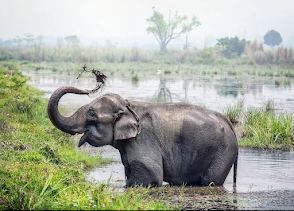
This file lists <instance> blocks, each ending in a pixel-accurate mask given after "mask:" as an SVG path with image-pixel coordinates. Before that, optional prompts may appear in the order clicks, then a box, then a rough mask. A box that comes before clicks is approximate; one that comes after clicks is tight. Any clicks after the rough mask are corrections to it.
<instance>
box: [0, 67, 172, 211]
mask: <svg viewBox="0 0 294 211" xmlns="http://www.w3.org/2000/svg"><path fill="white" fill-rule="evenodd" d="M26 81H27V78H26V77H24V76H23V75H22V74H21V73H20V72H19V71H17V66H14V65H9V64H8V65H1V66H0V157H1V159H0V178H1V179H0V209H1V210H7V209H10V210H11V209H14V210H31V209H33V210H41V209H42V210H44V209H47V210H48V209H50V210H52V209H62V210H74V209H76V210H81V209H83V210H84V209H105V210H114V209H122V210H127V209H135V210H137V209H143V210H147V209H160V210H162V209H167V208H166V207H165V205H164V204H163V203H162V202H156V201H154V200H153V198H151V197H150V196H149V195H148V193H147V192H148V189H143V188H137V189H132V188H130V189H125V191H124V192H123V193H119V192H118V191H116V190H113V189H112V190H111V189H110V187H109V186H108V185H107V184H93V183H90V182H89V181H88V180H87V179H86V172H87V171H88V170H89V169H91V168H93V167H94V166H99V165H100V164H102V163H107V162H109V160H105V159H102V158H101V157H96V156H91V155H89V154H85V152H83V151H79V150H76V149H75V143H73V142H74V141H73V139H72V138H71V137H70V136H69V135H67V134H65V133H63V132H61V131H59V130H57V129H56V128H55V127H54V126H53V125H52V124H51V122H50V120H49V119H48V117H47V111H46V109H47V106H46V105H47V100H45V99H43V98H41V97H40V96H41V93H40V91H38V90H36V89H34V88H32V87H31V86H28V85H27V84H26Z"/></svg>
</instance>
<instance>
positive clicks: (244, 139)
mask: <svg viewBox="0 0 294 211" xmlns="http://www.w3.org/2000/svg"><path fill="white" fill-rule="evenodd" d="M243 105H244V102H239V103H237V105H235V106H228V107H227V109H226V111H225V112H224V113H225V115H226V116H227V117H228V118H229V119H230V120H231V122H232V123H233V124H236V129H237V131H238V132H239V133H240V139H239V146H246V147H254V148H262V149H282V150H290V149H291V148H293V147H294V122H293V114H291V113H284V114H277V113H275V112H274V102H273V101H268V102H266V103H265V105H264V107H262V108H248V109H244V108H243Z"/></svg>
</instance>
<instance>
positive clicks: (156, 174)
mask: <svg viewBox="0 0 294 211" xmlns="http://www.w3.org/2000/svg"><path fill="white" fill-rule="evenodd" d="M126 182H127V187H134V186H137V185H142V186H144V187H148V186H149V185H150V186H151V187H155V186H157V187H160V186H162V182H163V170H162V164H159V163H157V162H154V161H152V160H149V159H147V160H144V162H141V161H138V160H134V161H132V162H131V163H129V168H128V176H127V181H126Z"/></svg>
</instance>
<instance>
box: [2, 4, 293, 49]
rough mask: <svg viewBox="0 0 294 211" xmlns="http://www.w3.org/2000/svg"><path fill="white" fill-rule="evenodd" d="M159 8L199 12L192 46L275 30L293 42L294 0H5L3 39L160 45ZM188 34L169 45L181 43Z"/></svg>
mask: <svg viewBox="0 0 294 211" xmlns="http://www.w3.org/2000/svg"><path fill="white" fill-rule="evenodd" d="M152 7H155V10H156V11H159V12H161V13H163V14H164V16H165V17H168V14H169V10H170V11H171V12H172V13H173V14H174V13H175V12H176V11H178V14H179V15H187V16H188V17H189V18H190V17H192V15H195V16H196V17H197V18H198V19H199V21H200V22H201V25H200V26H198V27H196V28H195V29H194V30H193V31H192V32H191V33H190V36H189V40H190V42H191V45H192V47H197V48H203V47H204V46H206V47H210V46H213V45H215V44H216V42H217V40H216V39H219V38H222V37H234V36H238V37H239V38H240V39H243V38H244V39H246V40H251V41H252V40H255V39H257V40H259V41H261V42H262V41H263V36H264V35H265V33H266V32H267V31H269V30H271V29H274V30H276V31H278V32H279V33H280V34H281V36H282V38H283V42H282V44H281V45H283V46H285V47H293V46H294V30H293V27H294V11H293V8H294V1H293V0H279V1H268V0H222V1H216V0H207V1H200V0H181V1H178V0H160V1H158V0H149V1H143V0H124V1H118V0H107V1H104V0H103V1H102V0H62V1H60V0H25V1H24V0H1V1H0V26H1V29H2V30H1V32H0V39H1V41H2V42H3V41H5V40H10V39H14V38H15V37H17V36H20V37H21V36H23V35H24V34H26V33H30V34H32V35H34V36H35V37H37V36H40V35H42V37H43V39H42V42H43V45H48V46H51V45H56V43H57V38H64V37H66V36H69V35H77V36H78V38H79V39H80V41H81V44H82V45H87V46H105V45H106V43H108V44H109V43H111V44H113V45H115V46H117V47H144V48H158V43H157V41H156V39H155V38H154V36H153V35H152V34H147V32H146V28H147V27H148V23H147V21H146V19H147V18H149V17H151V16H152V14H153V10H152ZM183 43H184V37H182V38H180V39H176V40H172V41H171V43H170V45H169V47H182V46H183Z"/></svg>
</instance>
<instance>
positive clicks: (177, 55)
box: [0, 41, 294, 67]
mask: <svg viewBox="0 0 294 211" xmlns="http://www.w3.org/2000/svg"><path fill="white" fill-rule="evenodd" d="M224 50H225V48H223V47H219V46H215V47H209V48H208V47H206V48H203V49H196V48H195V49H188V50H183V49H169V50H168V52H167V54H165V55H162V54H160V53H159V51H158V49H146V48H145V49H143V48H116V47H86V46H81V45H59V46H55V47H48V46H47V47H46V46H38V47H33V46H31V47H25V46H22V47H10V48H8V47H0V61H6V60H18V61H30V62H36V63H40V62H78V63H95V62H96V63H97V62H99V63H125V62H141V63H154V64H159V63H161V64H162V63H163V64H192V65H234V64H239V65H244V64H249V65H279V66H286V67H293V65H294V55H293V50H292V48H289V49H288V48H284V47H283V46H280V47H278V48H277V49H269V50H264V48H263V44H262V43H259V42H258V41H254V42H252V43H250V44H247V46H246V47H245V49H244V52H243V54H242V56H241V57H240V58H236V59H231V60H229V59H226V58H224V57H223V54H222V52H223V51H224Z"/></svg>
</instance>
